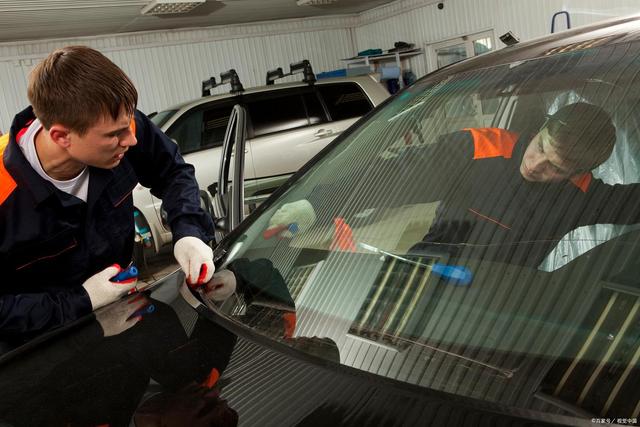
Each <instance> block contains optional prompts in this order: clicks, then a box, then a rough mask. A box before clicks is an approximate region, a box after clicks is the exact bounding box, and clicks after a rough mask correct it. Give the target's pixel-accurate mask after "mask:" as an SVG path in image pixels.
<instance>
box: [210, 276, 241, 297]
mask: <svg viewBox="0 0 640 427" xmlns="http://www.w3.org/2000/svg"><path fill="white" fill-rule="evenodd" d="M235 291H236V275H235V274H233V272H232V271H230V270H220V271H217V272H216V273H215V274H214V275H213V277H212V278H211V281H210V282H209V283H207V290H206V296H207V297H208V298H211V299H212V300H214V301H224V300H226V299H227V298H229V297H230V296H231V295H233V293H234V292H235Z"/></svg>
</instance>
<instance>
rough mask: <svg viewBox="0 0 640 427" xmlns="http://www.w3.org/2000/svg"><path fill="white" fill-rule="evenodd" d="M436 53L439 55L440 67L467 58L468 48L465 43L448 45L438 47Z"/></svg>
mask: <svg viewBox="0 0 640 427" xmlns="http://www.w3.org/2000/svg"><path fill="white" fill-rule="evenodd" d="M436 55H437V57H438V68H442V67H444V66H445V65H449V64H453V63H454V62H458V61H462V60H463V59H465V58H466V57H467V49H466V47H465V46H464V44H458V45H455V46H447V47H442V48H440V49H436Z"/></svg>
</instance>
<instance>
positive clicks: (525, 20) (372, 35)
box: [354, 0, 640, 76]
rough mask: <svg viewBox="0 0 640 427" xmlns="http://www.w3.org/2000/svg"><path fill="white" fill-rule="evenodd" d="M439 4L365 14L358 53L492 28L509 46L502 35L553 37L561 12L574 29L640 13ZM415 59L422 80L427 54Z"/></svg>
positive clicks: (554, 5) (603, 7)
mask: <svg viewBox="0 0 640 427" xmlns="http://www.w3.org/2000/svg"><path fill="white" fill-rule="evenodd" d="M437 3H438V2H437V1H434V0H399V1H396V2H394V3H391V4H389V5H386V6H381V7H378V8H376V9H374V10H371V11H368V12H365V13H362V14H361V15H360V16H359V19H358V26H357V28H356V29H355V37H354V38H355V44H356V49H357V50H358V51H362V50H365V49H371V48H381V49H389V48H392V47H393V43H394V42H396V41H405V42H409V43H414V44H415V45H416V47H421V48H425V47H426V45H427V44H430V43H436V42H440V41H444V40H447V39H452V38H455V37H459V36H463V35H466V34H472V33H478V32H483V31H487V30H493V32H494V35H495V39H496V41H497V42H498V43H497V45H498V47H504V45H503V44H502V43H501V42H499V41H498V36H500V35H501V34H504V33H506V32H507V31H512V32H513V33H514V34H515V35H516V36H518V37H519V38H520V40H521V41H525V40H529V39H532V38H535V37H539V36H543V35H546V34H549V33H550V31H551V17H552V16H553V14H554V13H556V12H559V11H567V12H569V14H570V18H571V26H572V27H577V26H580V25H586V24H589V23H592V22H597V21H602V20H604V19H608V18H611V17H615V16H624V15H630V14H636V13H640V1H639V0H607V1H602V0H481V1H478V0H443V1H442V3H443V4H444V8H443V9H438V8H437ZM561 18H562V17H558V18H557V20H556V31H558V30H563V29H566V24H565V21H564V19H563V18H562V19H561ZM410 61H411V66H412V69H413V71H414V72H415V74H416V75H417V76H421V75H423V74H425V73H426V72H427V71H428V70H427V65H426V64H427V63H426V57H425V56H424V55H422V56H419V57H415V58H412V59H411V60H410Z"/></svg>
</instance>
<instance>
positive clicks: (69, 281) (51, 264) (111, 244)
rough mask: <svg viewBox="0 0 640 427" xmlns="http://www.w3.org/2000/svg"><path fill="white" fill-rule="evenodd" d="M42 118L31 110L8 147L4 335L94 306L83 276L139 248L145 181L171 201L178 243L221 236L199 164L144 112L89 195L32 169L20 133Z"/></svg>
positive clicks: (1, 177)
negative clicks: (137, 215) (136, 203)
mask: <svg viewBox="0 0 640 427" xmlns="http://www.w3.org/2000/svg"><path fill="white" fill-rule="evenodd" d="M33 119H34V115H33V111H32V109H31V108H28V109H26V110H24V111H22V112H21V113H19V114H18V115H17V116H16V117H15V119H14V121H13V124H12V126H11V131H10V137H9V141H8V143H6V144H0V153H1V154H2V157H1V158H2V162H1V163H0V274H2V279H0V339H7V338H11V337H16V336H26V335H29V334H30V333H32V332H37V331H40V330H43V329H49V328H51V327H54V326H57V325H60V324H62V323H66V322H69V321H72V320H74V319H77V318H78V317H80V316H82V315H85V314H88V313H90V312H91V303H90V300H89V296H88V295H87V293H86V292H85V290H84V288H83V287H82V283H83V282H84V281H85V280H86V279H87V278H89V277H90V276H92V275H93V274H95V273H97V272H99V271H101V270H102V269H104V268H106V267H108V266H109V265H111V264H113V263H119V264H121V265H126V264H128V263H129V260H130V259H131V254H132V250H133V237H134V223H133V197H132V195H131V193H132V191H133V189H134V188H135V186H136V185H137V184H138V182H140V183H141V184H142V185H144V186H145V187H149V188H151V189H152V190H151V191H152V193H153V194H154V195H155V196H157V197H159V198H161V199H162V200H163V205H164V207H165V209H166V211H167V213H168V217H169V224H170V225H171V229H172V232H173V236H174V240H177V239H179V238H181V237H184V236H196V237H199V238H200V239H202V240H203V241H205V242H208V241H210V240H211V239H212V237H213V223H212V221H211V218H210V217H209V216H208V215H207V214H206V213H205V212H204V211H203V210H202V209H201V208H200V197H199V190H198V186H197V183H196V181H195V176H194V170H193V166H191V165H189V164H186V163H185V162H184V160H183V159H182V157H181V156H180V154H179V153H178V149H177V146H176V144H174V143H173V142H172V141H171V140H170V139H169V138H167V137H166V136H165V135H164V134H163V133H162V131H160V130H159V129H158V128H157V127H156V126H155V125H154V124H153V123H152V122H151V121H150V120H149V119H148V118H147V117H146V116H145V115H144V114H142V113H141V112H139V111H136V113H135V132H136V138H137V140H138V143H137V145H135V146H132V147H130V148H129V150H128V151H127V152H126V154H125V156H124V158H123V159H122V161H121V162H120V163H119V164H118V166H116V167H115V168H113V169H110V170H107V169H99V168H94V167H90V168H89V169H90V177H89V189H88V195H87V202H86V203H85V202H84V201H82V200H80V199H78V198H77V197H75V196H72V195H70V194H68V193H65V192H62V191H60V190H58V189H57V188H56V187H55V186H54V185H53V184H52V183H50V182H49V181H46V180H45V179H43V178H42V177H41V176H40V175H38V174H37V173H36V171H35V170H34V169H33V168H32V167H31V166H30V164H29V163H28V162H27V160H26V158H25V157H24V155H23V153H22V151H21V150H20V148H19V147H18V145H17V142H16V135H17V134H18V133H19V132H20V131H21V130H22V129H25V128H26V127H27V126H28V123H30V122H31V121H32V120H33Z"/></svg>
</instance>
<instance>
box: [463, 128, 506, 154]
mask: <svg viewBox="0 0 640 427" xmlns="http://www.w3.org/2000/svg"><path fill="white" fill-rule="evenodd" d="M463 130H467V131H469V133H471V137H472V138H473V146H474V150H473V160H478V159H490V158H493V157H504V158H505V159H510V158H511V154H512V153H513V147H515V145H516V141H518V134H517V133H515V132H510V131H508V130H504V129H499V128H466V129H463Z"/></svg>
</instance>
